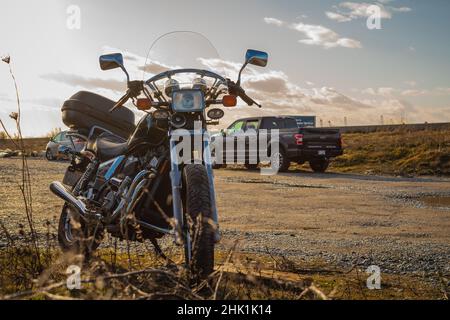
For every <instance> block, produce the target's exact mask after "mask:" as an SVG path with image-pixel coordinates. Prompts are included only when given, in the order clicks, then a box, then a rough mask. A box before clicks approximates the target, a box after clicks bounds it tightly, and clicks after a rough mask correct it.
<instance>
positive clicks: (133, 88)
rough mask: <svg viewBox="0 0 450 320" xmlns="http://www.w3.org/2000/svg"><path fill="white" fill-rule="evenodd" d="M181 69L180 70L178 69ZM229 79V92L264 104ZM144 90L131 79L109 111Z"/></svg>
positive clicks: (247, 101)
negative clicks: (125, 90)
mask: <svg viewBox="0 0 450 320" xmlns="http://www.w3.org/2000/svg"><path fill="white" fill-rule="evenodd" d="M178 71H179V70H178ZM226 80H227V82H226V83H227V85H228V92H229V93H230V94H232V95H235V96H237V97H240V98H241V99H242V100H243V101H244V102H245V103H246V104H247V105H249V106H252V105H257V106H258V107H259V108H261V107H262V106H261V105H260V104H259V103H257V102H256V101H255V100H253V99H252V98H250V97H249V96H248V95H247V94H246V93H245V90H244V89H243V88H242V87H241V86H240V85H239V84H236V83H234V82H233V81H231V80H230V79H226ZM142 91H144V82H143V81H129V82H128V90H127V92H126V93H125V95H124V96H122V97H121V98H120V99H119V101H117V103H116V104H115V105H114V106H113V107H112V108H111V109H110V110H109V112H114V111H115V110H116V109H118V108H120V107H122V106H123V105H124V104H125V103H126V102H127V101H128V100H129V99H134V98H137V97H138V96H139V95H140V94H141V92H142ZM166 104H167V103H165V102H160V103H154V104H152V105H153V106H155V107H157V106H165V105H166Z"/></svg>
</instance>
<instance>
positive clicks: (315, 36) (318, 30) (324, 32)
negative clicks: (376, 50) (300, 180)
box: [292, 22, 362, 49]
mask: <svg viewBox="0 0 450 320" xmlns="http://www.w3.org/2000/svg"><path fill="white" fill-rule="evenodd" d="M292 28H293V29H294V30H297V31H298V32H300V33H303V34H304V35H305V36H306V39H302V40H299V42H300V43H303V44H307V45H315V46H321V47H323V48H326V49H330V48H336V47H344V48H351V49H356V48H362V45H361V42H359V41H358V40H354V39H349V38H341V37H340V36H339V34H337V33H336V32H334V31H333V30H331V29H328V28H326V27H324V26H321V25H312V24H305V23H301V22H300V23H296V24H293V25H292Z"/></svg>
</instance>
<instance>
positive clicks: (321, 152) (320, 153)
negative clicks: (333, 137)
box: [318, 150, 326, 156]
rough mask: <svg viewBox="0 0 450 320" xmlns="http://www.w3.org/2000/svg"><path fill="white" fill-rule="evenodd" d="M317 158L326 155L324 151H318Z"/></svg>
mask: <svg viewBox="0 0 450 320" xmlns="http://www.w3.org/2000/svg"><path fill="white" fill-rule="evenodd" d="M318 153H319V156H324V155H325V154H326V151H325V150H319V152H318Z"/></svg>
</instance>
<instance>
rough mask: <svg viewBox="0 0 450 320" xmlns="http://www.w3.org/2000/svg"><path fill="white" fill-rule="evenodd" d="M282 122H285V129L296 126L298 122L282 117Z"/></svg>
mask: <svg viewBox="0 0 450 320" xmlns="http://www.w3.org/2000/svg"><path fill="white" fill-rule="evenodd" d="M284 124H285V127H286V129H294V128H298V124H297V121H296V120H295V119H291V118H286V119H284Z"/></svg>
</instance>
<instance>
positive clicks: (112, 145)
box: [92, 135, 128, 162]
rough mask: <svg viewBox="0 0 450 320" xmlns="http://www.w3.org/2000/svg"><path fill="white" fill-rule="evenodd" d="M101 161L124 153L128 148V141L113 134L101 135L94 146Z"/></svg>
mask: <svg viewBox="0 0 450 320" xmlns="http://www.w3.org/2000/svg"><path fill="white" fill-rule="evenodd" d="M92 149H93V151H94V152H95V153H96V155H97V158H98V159H99V160H100V161H101V162H105V161H108V160H111V159H113V158H115V157H118V156H120V155H123V154H125V153H126V151H127V149H128V142H126V141H125V142H123V141H121V140H119V139H118V138H117V137H115V136H112V135H100V136H99V137H98V138H97V139H96V140H95V142H94V144H93V146H92Z"/></svg>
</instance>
